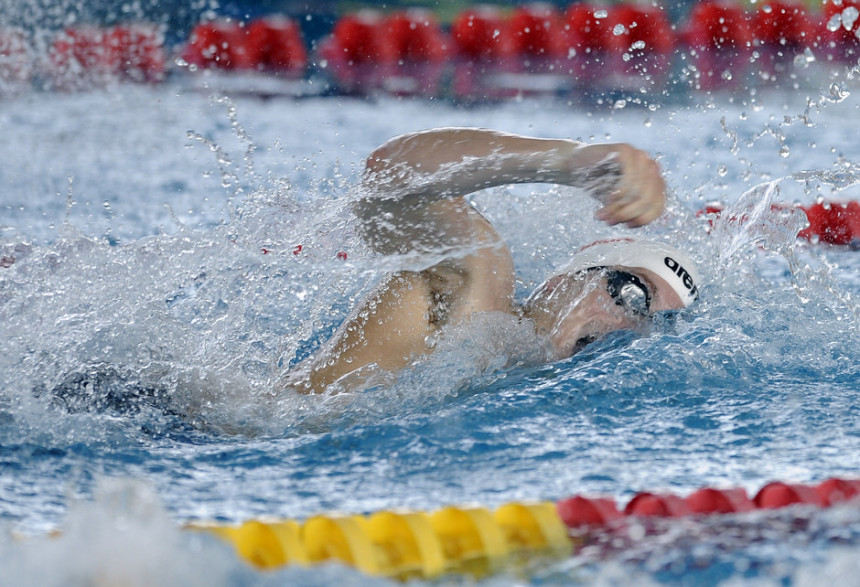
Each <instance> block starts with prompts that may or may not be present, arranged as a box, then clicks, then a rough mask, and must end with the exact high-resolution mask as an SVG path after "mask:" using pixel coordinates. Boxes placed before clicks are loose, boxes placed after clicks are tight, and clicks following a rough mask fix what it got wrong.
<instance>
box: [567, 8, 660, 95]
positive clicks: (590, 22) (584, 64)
mask: <svg viewBox="0 0 860 587" xmlns="http://www.w3.org/2000/svg"><path fill="white" fill-rule="evenodd" d="M566 18H567V27H566V29H567V40H568V52H567V67H568V71H569V72H570V74H571V75H572V76H573V78H574V80H575V82H574V83H575V86H576V87H577V88H578V89H579V90H580V91H586V92H587V91H618V90H621V91H629V92H634V93H646V92H651V93H654V92H658V91H659V90H661V89H662V88H664V87H665V85H666V83H667V81H668V79H669V75H670V73H671V66H672V52H673V50H674V48H675V46H676V42H675V34H674V31H673V30H672V25H671V23H670V22H669V19H668V17H667V16H666V14H665V12H664V11H663V10H662V8H659V7H654V6H644V5H642V6H640V5H633V4H617V5H614V6H608V7H606V6H599V5H590V4H587V3H579V4H574V5H572V6H570V8H568V10H567V15H566Z"/></svg>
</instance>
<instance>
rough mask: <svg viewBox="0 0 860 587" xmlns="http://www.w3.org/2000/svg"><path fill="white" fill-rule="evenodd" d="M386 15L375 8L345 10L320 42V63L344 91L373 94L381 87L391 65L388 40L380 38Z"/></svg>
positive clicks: (392, 57) (392, 62) (392, 55)
mask: <svg viewBox="0 0 860 587" xmlns="http://www.w3.org/2000/svg"><path fill="white" fill-rule="evenodd" d="M384 26H385V19H384V17H383V15H382V13H381V12H379V11H377V10H369V9H368V10H361V11H359V12H356V13H354V14H348V15H346V16H344V17H343V18H341V19H340V20H338V21H337V23H335V26H334V30H333V31H332V33H331V35H330V36H329V37H328V38H326V39H324V40H323V41H322V42H321V43H320V48H319V56H320V59H319V64H320V67H321V68H322V71H323V72H324V73H326V74H327V76H328V77H329V78H330V80H331V83H333V84H334V85H335V87H336V88H337V90H338V91H339V92H341V93H344V94H372V93H375V92H378V91H379V90H380V88H382V85H383V81H384V80H385V79H386V78H387V77H388V75H389V70H390V69H391V68H392V66H393V65H394V52H393V49H394V48H393V47H392V46H391V44H389V43H387V42H386V40H385V39H384V38H383V30H384Z"/></svg>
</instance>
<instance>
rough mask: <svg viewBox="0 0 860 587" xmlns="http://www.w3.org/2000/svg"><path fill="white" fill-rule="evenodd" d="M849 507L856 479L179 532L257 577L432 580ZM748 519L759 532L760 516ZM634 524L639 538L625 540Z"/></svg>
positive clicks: (856, 492) (854, 501)
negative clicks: (236, 559)
mask: <svg viewBox="0 0 860 587" xmlns="http://www.w3.org/2000/svg"><path fill="white" fill-rule="evenodd" d="M858 498H860V480H853V479H838V478H832V479H827V480H825V481H822V482H821V483H819V484H818V485H805V484H797V483H783V482H779V481H776V482H773V483H768V484H767V485H765V486H764V487H762V488H761V489H760V490H759V491H758V492H757V493H756V494H755V496H753V497H750V496H749V495H748V494H747V492H746V490H744V489H743V488H728V489H718V488H711V487H704V488H701V489H699V490H697V491H695V492H693V493H691V494H690V495H688V496H686V497H682V496H679V495H674V494H671V493H662V492H660V493H658V492H654V493H652V492H640V493H637V494H636V495H634V496H633V498H632V499H630V501H628V502H627V504H626V506H625V507H623V508H622V507H619V506H618V505H617V504H616V502H615V500H614V499H612V498H608V497H585V496H573V497H569V498H567V499H563V500H561V501H559V502H557V503H553V502H548V501H544V502H511V503H506V504H502V505H501V506H499V507H497V508H494V509H490V508H485V507H481V506H462V507H458V506H448V507H444V508H441V509H438V510H435V511H404V510H384V511H377V512H371V513H368V514H366V515H362V514H321V515H315V516H312V517H309V518H307V519H306V520H291V519H286V520H271V519H270V520H267V521H260V520H249V521H246V522H244V523H242V524H237V525H224V524H214V523H206V522H197V523H192V524H189V525H188V526H187V528H188V529H189V530H191V531H196V532H206V533H209V534H212V535H214V536H216V537H217V538H219V539H221V540H224V541H225V542H227V543H229V544H231V545H232V546H233V547H234V548H235V550H236V553H237V554H238V555H239V556H240V557H241V558H242V559H244V560H246V561H247V562H249V563H250V564H252V565H254V566H255V567H256V568H259V569H275V568H280V567H284V566H287V565H297V566H303V567H304V566H313V565H318V564H323V563H327V562H335V561H336V562H339V563H341V564H345V565H349V566H352V567H354V568H355V569H356V570H358V571H361V572H363V573H365V574H368V575H376V576H383V577H389V578H393V579H416V578H423V579H432V578H434V577H439V576H441V575H445V574H449V575H450V574H452V573H459V574H472V575H478V576H482V577H485V576H486V575H488V574H491V573H494V572H498V571H504V570H505V569H506V568H509V565H510V564H511V563H512V562H513V563H514V564H516V562H515V561H519V562H520V564H522V560H523V559H524V557H528V556H540V557H542V558H543V559H544V560H546V559H547V558H548V557H551V558H557V559H561V558H565V557H569V556H571V555H572V554H574V553H576V552H578V551H580V550H581V549H582V548H583V547H585V546H589V547H590V549H591V550H592V551H594V550H595V547H596V545H599V544H606V545H609V546H608V550H610V551H611V550H613V549H615V550H618V549H620V548H624V547H625V545H628V544H629V543H631V542H632V541H633V540H643V539H646V537H647V536H648V535H651V534H659V533H661V532H662V533H665V532H671V533H672V535H674V536H677V537H682V536H684V534H685V532H687V533H688V534H689V536H688V537H686V539H687V540H695V539H697V538H699V537H700V535H699V534H695V533H690V525H689V524H686V525H680V524H677V523H675V521H676V520H677V519H679V518H688V519H690V518H695V519H697V520H699V521H702V522H704V521H706V520H710V519H715V520H714V521H718V524H717V525H716V528H718V530H717V531H724V530H725V529H726V528H730V527H731V525H732V524H746V525H749V522H742V521H739V518H738V517H737V516H739V515H740V516H742V515H744V514H746V513H749V512H753V511H759V512H763V511H765V510H776V509H780V508H785V507H790V506H794V507H795V508H796V514H795V515H800V516H803V515H807V516H808V515H811V514H812V513H813V512H814V510H815V508H826V507H831V506H836V505H843V506H845V507H856V505H858ZM799 508H802V509H799ZM726 514H734V515H735V517H729V516H726ZM717 518H719V520H717ZM661 520H662V522H661ZM757 520H758V521H759V523H761V524H764V523H766V522H765V521H763V519H762V516H761V515H759V517H758V518H757ZM634 523H635V524H637V525H639V526H640V527H641V528H642V529H643V530H645V532H644V533H643V532H641V531H640V532H637V533H636V534H634V533H631V532H630V528H631V525H632V524H634ZM635 535H640V536H641V538H639V539H637V538H634V536H635Z"/></svg>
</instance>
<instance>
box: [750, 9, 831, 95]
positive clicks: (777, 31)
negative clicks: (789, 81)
mask: <svg viewBox="0 0 860 587" xmlns="http://www.w3.org/2000/svg"><path fill="white" fill-rule="evenodd" d="M751 26H752V32H753V47H754V50H755V51H756V53H757V54H758V58H757V60H756V69H757V70H758V72H757V73H758V76H759V78H760V80H762V81H766V82H767V81H779V80H780V78H782V77H783V76H784V75H785V74H786V73H787V72H791V71H792V69H793V67H794V65H795V60H796V59H802V60H804V61H805V59H806V57H805V56H804V54H805V53H806V52H807V51H810V50H811V49H812V48H813V47H814V46H815V44H816V43H817V36H816V28H819V27H817V26H816V25H815V23H814V22H813V20H812V18H810V16H809V13H808V12H807V10H806V8H805V7H804V6H803V5H802V4H798V3H796V2H792V1H784V0H767V1H766V2H765V3H763V4H760V5H759V6H758V8H757V9H756V10H755V12H753V13H752V15H751ZM819 36H820V35H819Z"/></svg>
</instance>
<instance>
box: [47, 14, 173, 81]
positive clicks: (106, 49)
mask: <svg viewBox="0 0 860 587" xmlns="http://www.w3.org/2000/svg"><path fill="white" fill-rule="evenodd" d="M166 63H167V56H166V52H165V49H164V36H163V34H162V32H161V30H160V28H159V27H158V26H156V25H152V24H145V23H132V24H124V25H118V26H115V27H110V28H103V27H95V26H80V27H69V28H66V29H65V30H64V31H62V32H60V33H58V34H57V35H56V36H55V38H54V42H53V44H52V45H51V48H50V50H49V59H48V66H47V77H48V79H49V80H50V83H51V85H52V86H53V87H54V88H57V89H65V90H80V89H88V88H92V87H103V86H105V85H107V84H109V83H115V82H118V81H123V82H127V81H133V82H147V83H155V82H160V81H162V80H163V79H164V76H165V71H166Z"/></svg>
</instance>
